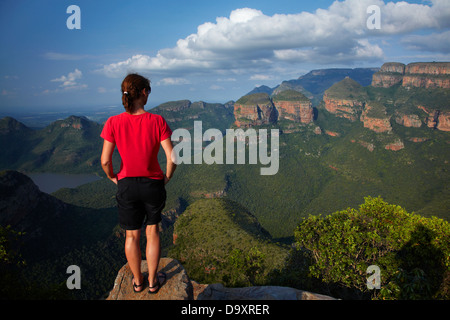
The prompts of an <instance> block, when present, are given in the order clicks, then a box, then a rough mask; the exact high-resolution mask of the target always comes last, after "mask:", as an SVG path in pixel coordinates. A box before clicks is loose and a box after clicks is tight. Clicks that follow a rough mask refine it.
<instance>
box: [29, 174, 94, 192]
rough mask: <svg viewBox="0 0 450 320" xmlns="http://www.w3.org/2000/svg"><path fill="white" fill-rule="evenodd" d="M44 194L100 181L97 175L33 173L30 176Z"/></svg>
mask: <svg viewBox="0 0 450 320" xmlns="http://www.w3.org/2000/svg"><path fill="white" fill-rule="evenodd" d="M28 176H29V177H30V178H31V180H33V182H34V183H35V184H36V185H37V186H38V187H39V189H40V190H41V191H42V192H46V193H52V192H55V191H57V190H59V189H61V188H76V187H78V186H81V185H83V184H86V183H89V182H93V181H96V180H100V179H101V178H100V177H99V176H97V175H95V174H66V173H31V174H29V175H28Z"/></svg>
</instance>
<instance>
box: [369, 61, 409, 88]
mask: <svg viewBox="0 0 450 320" xmlns="http://www.w3.org/2000/svg"><path fill="white" fill-rule="evenodd" d="M404 73H405V65H404V64H403V63H398V62H387V63H385V64H383V65H382V66H381V69H380V71H378V72H377V73H375V74H374V75H373V77H372V86H373V87H382V88H389V87H391V86H393V85H395V84H397V83H401V82H402V80H403V75H404Z"/></svg>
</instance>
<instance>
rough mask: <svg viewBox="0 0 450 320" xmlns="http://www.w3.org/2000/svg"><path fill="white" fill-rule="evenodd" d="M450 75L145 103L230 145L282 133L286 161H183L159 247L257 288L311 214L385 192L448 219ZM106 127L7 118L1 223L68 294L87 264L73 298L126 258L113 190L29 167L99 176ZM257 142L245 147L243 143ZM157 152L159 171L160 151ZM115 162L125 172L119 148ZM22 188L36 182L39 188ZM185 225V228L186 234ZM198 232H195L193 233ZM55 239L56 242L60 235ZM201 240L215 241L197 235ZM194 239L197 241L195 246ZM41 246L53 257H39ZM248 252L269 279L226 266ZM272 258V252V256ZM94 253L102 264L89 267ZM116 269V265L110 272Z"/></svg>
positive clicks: (412, 70)
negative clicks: (69, 183) (48, 222)
mask: <svg viewBox="0 0 450 320" xmlns="http://www.w3.org/2000/svg"><path fill="white" fill-rule="evenodd" d="M449 77H450V63H422V64H411V65H407V66H405V65H402V64H399V63H386V64H384V65H383V66H381V68H371V69H350V70H349V69H345V70H339V69H332V70H316V71H312V72H311V73H309V74H307V75H305V76H302V77H300V78H299V79H295V80H288V81H284V82H283V83H282V84H280V85H279V86H277V87H275V88H268V87H266V88H263V87H261V88H255V89H254V90H252V91H250V92H249V93H248V94H247V95H245V96H243V97H241V98H240V99H238V100H237V101H236V102H234V101H230V102H227V103H224V104H221V103H206V102H202V101H199V102H191V101H189V100H181V101H172V102H167V103H164V104H161V105H159V106H157V107H155V108H153V109H151V110H149V111H150V112H152V113H156V114H160V115H162V116H164V118H165V119H166V120H167V122H168V123H169V126H170V127H171V129H172V130H176V129H186V130H188V131H189V132H190V134H191V136H194V134H193V133H194V129H195V128H194V123H195V121H201V123H202V126H203V130H206V129H210V128H214V129H218V130H219V131H220V132H221V133H222V134H223V139H224V140H225V138H226V135H225V133H226V130H227V129H242V130H244V131H245V130H249V129H258V130H262V129H267V130H268V131H270V130H278V131H279V133H280V134H279V150H278V154H279V170H278V171H277V172H276V174H274V175H266V176H265V175H261V174H260V169H261V166H260V165H256V166H255V165H249V164H248V163H247V164H239V163H238V162H237V161H234V162H226V161H222V163H211V164H207V163H205V162H203V163H200V164H196V163H195V161H192V162H191V163H190V164H187V163H185V164H181V165H180V166H179V167H178V168H177V171H176V174H175V176H174V177H173V179H172V180H171V182H170V183H169V184H168V185H167V186H166V188H167V195H168V199H167V203H166V208H165V212H164V218H163V222H162V226H163V233H162V240H163V255H167V254H173V255H176V256H178V257H184V259H185V261H184V262H185V263H186V266H187V270H188V271H189V270H191V272H192V274H193V275H194V276H195V277H197V278H198V279H201V280H202V281H220V279H222V280H223V279H225V280H226V281H228V284H231V285H249V284H251V283H264V279H265V278H267V277H269V271H270V272H272V273H273V272H276V270H275V269H277V268H279V267H280V263H281V261H283V259H285V258H286V255H287V254H288V252H289V246H290V245H291V244H292V243H293V242H294V232H295V229H296V227H297V226H298V225H299V223H300V222H301V221H303V219H305V218H307V217H309V216H310V215H312V216H320V215H321V216H328V215H330V214H332V213H334V212H336V211H339V210H345V209H347V208H357V207H359V206H360V205H361V204H362V203H364V199H365V197H368V196H372V197H378V196H380V197H381V198H382V199H384V200H385V201H386V202H388V203H391V204H395V205H398V206H401V207H402V208H404V209H405V210H407V211H408V212H415V213H416V214H419V215H421V216H423V217H426V218H430V217H432V216H435V217H437V218H440V219H443V220H444V221H446V222H447V223H448V220H449V218H450V214H449V212H450V185H449V183H448V182H449V181H450V171H449V161H450V148H449V144H450V132H449V131H450V105H449V101H450V89H449V86H448V79H449ZM101 129H102V123H99V122H95V121H92V120H90V119H88V118H86V117H84V116H68V117H67V118H65V119H63V120H57V121H54V122H52V123H50V124H48V125H46V126H45V127H43V128H39V129H31V128H30V127H28V126H26V125H24V124H23V123H22V122H19V121H17V120H16V119H14V118H12V117H5V118H2V119H0V149H1V150H2V157H1V158H0V169H1V170H7V171H2V172H3V173H2V174H3V177H8V178H7V179H6V178H5V181H2V184H3V185H7V183H10V185H8V186H9V187H4V188H6V189H8V188H12V189H14V190H16V191H17V192H16V193H11V195H8V194H4V195H2V199H1V201H3V202H1V201H0V204H1V207H0V209H1V211H0V222H1V223H0V225H1V226H2V227H6V225H11V227H12V228H13V229H14V230H16V231H21V232H26V234H28V236H25V238H24V243H25V245H24V248H25V249H24V251H23V258H25V260H26V261H28V264H29V268H31V272H32V273H33V274H40V276H39V277H37V278H40V279H39V281H42V282H43V283H47V284H48V283H51V284H52V285H55V283H56V287H57V288H59V289H55V290H57V291H58V290H61V291H64V290H62V289H64V283H63V282H64V279H65V277H66V275H65V273H64V271H61V270H62V269H64V266H65V267H67V266H68V265H71V264H76V265H80V267H81V266H82V267H83V268H84V270H89V271H87V274H89V275H88V276H87V277H86V279H85V280H84V281H85V282H83V284H82V286H84V287H89V289H88V290H84V291H83V292H82V293H80V292H71V293H70V294H73V295H74V297H71V298H78V299H80V298H81V299H96V298H99V297H101V296H102V295H103V294H104V293H105V292H106V291H107V290H108V286H109V287H111V286H112V282H113V281H114V276H115V273H116V272H117V270H118V268H120V267H121V266H122V265H123V264H124V257H123V252H122V245H123V232H121V231H120V229H119V228H118V227H117V222H116V218H117V217H116V210H115V205H116V204H115V198H114V196H115V191H116V190H115V186H114V185H113V184H112V183H111V182H110V181H109V180H108V179H105V178H102V179H100V180H97V181H93V182H91V183H88V184H84V185H82V186H79V187H77V188H63V189H60V190H58V191H56V192H54V193H52V194H51V195H45V194H43V193H40V192H39V191H37V190H35V187H33V185H32V182H31V181H28V180H27V178H26V177H25V176H23V177H22V175H23V174H25V175H28V174H31V173H42V172H50V173H71V174H80V173H84V174H85V173H89V174H97V175H99V176H100V177H103V176H104V174H103V172H102V170H101V167H100V163H99V160H100V152H101V146H102V140H101V138H100V132H101ZM222 142H223V143H224V145H225V142H224V141H222ZM177 143H178V141H176V142H175V144H177ZM202 143H203V144H202V146H203V148H205V147H206V146H207V145H208V141H203V142H202ZM250 147H251V146H250V145H249V144H248V143H247V144H246V148H250ZM246 151H247V154H248V152H249V150H248V149H247V150H246ZM159 156H160V163H161V167H164V166H165V164H164V159H163V153H162V152H160V153H159ZM235 157H236V155H235ZM224 160H225V159H224ZM113 161H114V167H115V168H118V167H119V163H120V157H119V155H118V154H117V152H116V153H115V157H114V159H113ZM5 172H6V173H5ZM19 172H20V173H19ZM8 181H9V182H8ZM24 186H26V187H24ZM6 189H5V190H6ZM22 189H23V190H33V191H32V193H33V194H35V196H34V197H31V196H30V195H28V194H29V193H30V191H25V192H22V191H20V190H22ZM27 192H28V193H27ZM22 198H25V199H29V201H30V202H27V201H23V204H24V206H22V207H21V206H13V205H11V204H12V203H15V204H16V203H20V202H21V200H20V199H22ZM36 199H40V200H36ZM207 200H209V201H207ZM33 201H38V202H42V203H46V205H45V206H44V208H45V209H42V208H41V209H39V208H38V209H36V210H37V211H33V210H34V209H33V210H31V211H32V212H31V211H30V212H27V210H28V209H27V208H28V207H33V206H32V205H31V203H33ZM49 203H51V205H50V204H49ZM55 206H56V207H57V208H58V209H55V208H56V207H55ZM14 208H15V209H14ZM44 211H45V212H44ZM33 212H39V215H43V216H44V217H45V219H48V218H50V217H56V219H55V220H54V224H53V225H52V226H51V227H49V226H45V227H44V225H43V222H41V221H40V220H39V219H38V220H37V221H35V223H34V224H33V225H29V224H24V223H25V222H26V221H27V219H23V217H26V216H28V215H30V214H31V215H33V214H34V213H33ZM196 212H198V215H196ZM53 214H55V216H53ZM47 215H48V216H47ZM230 216H231V217H233V219H234V220H233V219H231V220H230ZM18 217H22V218H21V219H19V218H18ZM45 219H44V220H43V221H45ZM208 219H210V221H208ZM178 221H180V222H178ZM220 221H222V225H221V223H220ZM224 224H226V225H229V230H231V231H229V232H230V233H232V234H233V236H234V235H239V236H240V237H242V239H244V240H243V242H242V243H241V244H242V246H240V245H238V244H237V243H233V242H232V241H231V240H230V239H231V238H232V237H233V236H230V235H229V234H228V235H227V234H226V230H225V229H226V228H224V226H223V225H224ZM183 225H185V226H187V225H189V228H191V229H189V232H188V230H186V229H184V230H183ZM47 228H49V229H47ZM235 228H236V229H235ZM189 233H193V234H194V236H192V237H191V238H190V237H189ZM29 236H30V237H31V238H27V237H29ZM54 237H57V239H58V243H53V242H52V241H53V240H52V239H54ZM183 237H184V238H183ZM30 239H31V240H30ZM201 239H207V241H204V243H203V244H200V242H201V241H202V240H201ZM191 242H192V243H191ZM218 243H221V244H223V243H226V244H227V246H228V247H227V248H228V249H227V250H225V251H223V252H222V251H220V250H216V248H215V246H217V245H218ZM243 243H246V245H245V246H244V245H243ZM177 244H178V246H177ZM189 244H191V247H192V246H194V244H196V245H198V247H195V248H196V249H195V250H188V249H186V248H189V247H190V245H189ZM31 248H33V249H31ZM44 248H45V249H44ZM183 248H185V249H183ZM221 249H222V248H221ZM233 249H239V250H240V251H239V250H237V251H234V253H233V254H234V258H235V260H233V261H229V260H227V259H228V258H225V256H227V255H228V254H230V252H233ZM42 250H44V251H45V254H39V252H40V251H42ZM202 250H203V251H202ZM251 250H253V251H251ZM202 252H203V256H202V255H201V254H200V253H202ZM208 252H212V253H211V254H209V253H208ZM242 252H253V253H254V255H253V256H252V255H250V256H249V257H247V258H248V259H254V260H255V261H260V260H261V259H262V260H261V261H264V263H263V265H265V266H266V267H265V270H266V271H267V272H266V273H263V274H264V277H256V278H255V277H254V274H252V273H251V272H250V271H249V273H248V274H247V275H246V276H245V277H244V276H239V275H238V274H236V272H235V271H233V269H227V268H231V267H230V265H232V264H233V263H234V264H237V265H239V263H241V264H242V261H244V260H242V259H244V257H245V256H244V255H242ZM274 252H278V253H277V255H275V254H274ZM267 256H272V257H275V256H276V257H277V259H275V258H274V259H275V260H276V261H275V260H274V261H272V260H267V259H266V258H265V257H267ZM86 257H91V259H92V260H96V261H97V262H96V263H94V264H93V265H90V264H89V263H88V262H87V260H89V258H86ZM202 257H203V258H202ZM258 259H259V260H258ZM195 261H199V263H200V264H196V263H195ZM108 264H110V265H111V266H113V267H112V269H113V270H112V271H111V270H109V271H108V273H107V274H106V273H103V272H102V270H105V268H107V266H108ZM219 266H222V268H223V270H224V271H223V272H218V274H220V276H219V275H218V274H211V273H204V274H202V270H205V269H204V268H205V267H207V268H209V269H210V268H212V267H214V268H219ZM241 267H242V266H241ZM83 268H82V269H83ZM202 268H203V269H202ZM109 269H111V268H109ZM230 270H231V271H230ZM221 277H222V278H221ZM95 278H101V279H102V280H101V281H94V280H93V279H95ZM225 280H223V281H225ZM94 282H96V283H95V284H94ZM61 288H62V289H61Z"/></svg>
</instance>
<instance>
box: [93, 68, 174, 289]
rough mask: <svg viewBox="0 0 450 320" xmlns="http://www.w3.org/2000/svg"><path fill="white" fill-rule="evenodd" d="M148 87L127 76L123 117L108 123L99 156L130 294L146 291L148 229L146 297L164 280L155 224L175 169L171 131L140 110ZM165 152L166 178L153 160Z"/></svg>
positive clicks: (137, 77) (140, 79) (159, 119)
mask: <svg viewBox="0 0 450 320" xmlns="http://www.w3.org/2000/svg"><path fill="white" fill-rule="evenodd" d="M150 92H151V88H150V81H149V80H148V79H146V78H144V77H142V76H140V75H138V74H129V75H128V76H126V77H125V79H124V80H123V82H122V103H123V106H124V107H125V112H123V113H121V114H119V115H116V116H113V117H110V118H109V119H108V120H107V121H106V123H105V126H104V128H103V131H102V133H101V135H100V136H101V137H102V138H103V139H104V144H103V151H102V156H101V164H102V168H103V170H104V171H105V173H106V175H107V177H108V178H109V179H110V180H111V181H113V182H114V183H116V184H117V185H118V188H117V195H116V199H117V206H118V209H119V224H120V226H121V227H122V228H124V229H125V230H126V239H125V255H126V258H127V261H128V265H129V267H130V269H131V272H132V273H133V280H132V282H133V290H134V291H135V292H140V291H142V290H143V289H144V276H143V274H142V272H141V249H140V245H139V242H140V236H141V228H142V226H143V225H146V229H145V232H146V236H147V247H146V257H147V264H148V272H149V274H148V281H149V289H148V291H149V293H156V292H158V290H159V288H160V287H161V285H162V283H164V281H165V277H166V275H165V274H164V273H162V272H160V273H157V270H158V264H159V258H160V251H161V249H160V239H159V228H158V223H159V222H160V221H161V211H162V209H163V208H164V206H165V201H166V191H165V184H167V183H168V182H169V180H170V179H171V178H172V175H173V173H174V171H175V168H176V165H175V164H174V161H173V160H172V158H171V154H172V149H173V146H172V141H171V140H170V136H171V134H172V131H171V130H170V128H169V126H168V125H167V123H166V121H165V120H164V118H163V117H161V116H159V115H155V114H151V113H149V112H146V111H145V110H144V106H145V104H146V103H147V99H148V96H149V95H150ZM116 146H117V150H118V151H119V154H120V157H121V160H122V162H121V165H120V170H119V172H118V173H117V174H114V171H113V166H112V155H113V152H114V148H115V147H116ZM160 146H162V147H163V149H164V152H165V154H166V159H167V167H166V172H165V173H163V171H162V170H161V168H160V166H159V163H158V159H157V155H158V151H159V148H160Z"/></svg>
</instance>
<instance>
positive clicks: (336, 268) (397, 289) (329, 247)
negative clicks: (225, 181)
mask: <svg viewBox="0 0 450 320" xmlns="http://www.w3.org/2000/svg"><path fill="white" fill-rule="evenodd" d="M295 240H296V241H295V243H296V249H295V251H294V255H297V256H296V257H295V259H294V258H291V259H292V261H301V263H300V264H299V263H295V262H292V261H291V265H289V266H288V270H290V271H289V272H291V273H290V274H289V275H290V276H291V277H293V278H296V279H298V281H300V282H302V285H309V286H311V285H312V286H313V287H314V288H315V289H316V290H317V289H318V288H322V290H323V292H328V293H329V294H332V295H335V296H340V297H345V298H364V297H365V298H367V297H369V296H372V298H376V299H449V298H450V295H449V292H450V291H449V289H450V288H449V284H448V277H449V276H450V263H449V256H450V224H449V223H448V222H447V221H444V220H442V219H438V218H435V217H433V218H424V217H422V216H420V215H417V214H411V213H408V212H407V211H406V210H405V209H403V208H402V207H400V206H397V205H391V204H388V203H386V202H384V201H383V200H382V199H381V198H371V197H368V198H366V199H365V203H364V204H362V205H361V206H360V207H359V209H351V208H348V209H346V210H343V211H337V212H334V213H333V214H331V215H328V216H326V217H321V216H310V217H308V218H307V219H304V220H303V221H302V222H301V223H300V224H299V226H298V227H297V229H296V231H295ZM370 265H377V266H378V267H379V268H380V270H381V290H374V291H371V290H369V289H368V288H367V284H366V279H367V277H368V275H367V274H366V270H367V268H368V267H369V266H370ZM446 279H447V280H446ZM308 281H309V282H308Z"/></svg>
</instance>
